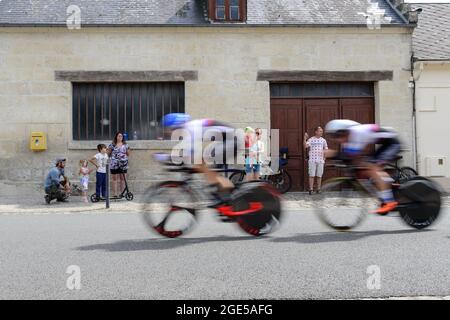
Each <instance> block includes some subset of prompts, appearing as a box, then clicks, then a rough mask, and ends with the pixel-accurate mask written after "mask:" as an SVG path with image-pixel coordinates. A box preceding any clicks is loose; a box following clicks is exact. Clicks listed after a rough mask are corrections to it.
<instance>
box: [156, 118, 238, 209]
mask: <svg viewBox="0 0 450 320" xmlns="http://www.w3.org/2000/svg"><path fill="white" fill-rule="evenodd" d="M162 125H163V126H164V127H165V128H166V129H169V130H170V131H172V132H173V131H174V130H176V129H184V130H186V131H187V133H189V135H190V137H191V141H189V142H190V143H191V146H190V148H189V149H190V150H187V151H188V152H190V153H191V159H192V164H193V167H194V168H195V169H196V171H197V172H199V173H203V174H204V175H205V178H206V181H207V182H208V183H209V184H210V185H211V187H214V188H216V190H217V192H213V194H214V196H215V197H216V198H217V200H218V201H217V203H214V205H213V206H219V205H223V204H225V203H228V202H229V201H230V195H231V191H232V190H233V189H234V184H233V183H232V182H231V181H230V180H229V179H227V178H225V177H223V176H221V175H220V174H218V173H217V172H215V171H211V170H210V169H209V168H208V166H207V164H206V163H205V160H204V159H203V148H202V146H203V134H204V132H205V131H206V130H208V131H209V130H210V131H209V132H212V133H214V134H219V135H222V137H223V135H224V134H225V133H227V132H234V128H232V127H231V126H229V125H227V124H224V123H221V122H218V121H215V120H211V119H199V120H191V117H190V116H189V115H188V114H185V113H169V114H167V115H165V116H164V117H163V119H162ZM209 142H210V141H209ZM196 148H199V149H198V150H196ZM196 151H197V153H196ZM198 151H201V154H202V158H201V159H195V160H199V161H194V158H195V154H198Z"/></svg>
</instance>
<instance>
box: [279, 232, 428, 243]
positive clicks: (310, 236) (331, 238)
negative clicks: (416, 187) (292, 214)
mask: <svg viewBox="0 0 450 320" xmlns="http://www.w3.org/2000/svg"><path fill="white" fill-rule="evenodd" d="M429 231H433V230H432V229H427V230H416V229H412V230H389V231H387V230H373V231H365V232H362V231H347V232H320V233H303V234H299V235H295V236H292V237H283V238H272V239H271V240H270V241H272V242H278V243H283V242H299V243H323V242H342V241H356V240H359V239H362V238H367V237H372V236H380V235H399V234H413V233H418V232H429Z"/></svg>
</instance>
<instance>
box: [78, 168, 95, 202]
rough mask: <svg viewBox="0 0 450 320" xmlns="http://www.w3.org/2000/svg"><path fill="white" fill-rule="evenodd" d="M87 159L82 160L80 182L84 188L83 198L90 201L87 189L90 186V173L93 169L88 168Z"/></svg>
mask: <svg viewBox="0 0 450 320" xmlns="http://www.w3.org/2000/svg"><path fill="white" fill-rule="evenodd" d="M88 164H89V163H88V161H87V160H80V171H79V174H80V184H81V188H82V190H83V200H84V202H88V198H87V191H88V188H89V174H90V173H91V172H92V169H89V168H88Z"/></svg>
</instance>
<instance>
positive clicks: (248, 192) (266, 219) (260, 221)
mask: <svg viewBox="0 0 450 320" xmlns="http://www.w3.org/2000/svg"><path fill="white" fill-rule="evenodd" d="M232 196H233V201H232V205H233V211H241V210H246V209H248V208H249V205H250V204H251V203H260V204H261V205H262V209H261V210H259V211H256V212H254V213H249V214H245V215H241V216H238V217H236V219H235V220H236V222H237V224H238V225H239V227H240V228H241V229H242V230H243V231H245V232H246V233H248V234H250V235H252V236H263V235H265V234H268V233H271V232H273V231H274V230H275V229H276V228H277V227H278V226H279V223H280V219H281V216H282V213H281V202H280V194H279V192H278V191H277V190H276V189H275V188H274V187H272V186H271V185H269V184H268V183H266V182H247V183H244V184H243V185H242V186H241V187H239V188H238V190H236V191H235V192H234V193H233V195H232Z"/></svg>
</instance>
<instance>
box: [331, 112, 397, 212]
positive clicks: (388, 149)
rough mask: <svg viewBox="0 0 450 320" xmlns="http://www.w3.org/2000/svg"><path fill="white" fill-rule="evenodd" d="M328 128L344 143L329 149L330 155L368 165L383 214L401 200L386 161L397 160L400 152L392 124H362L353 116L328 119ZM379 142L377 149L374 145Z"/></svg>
mask: <svg viewBox="0 0 450 320" xmlns="http://www.w3.org/2000/svg"><path fill="white" fill-rule="evenodd" d="M325 132H326V133H327V134H330V135H331V137H333V138H334V139H335V140H336V141H337V142H338V143H340V144H342V148H341V151H340V152H338V151H337V150H328V151H326V156H327V157H337V158H340V159H347V160H352V161H353V162H354V163H356V164H360V165H362V166H364V167H366V168H367V169H366V170H365V174H366V175H367V176H368V177H370V178H371V179H372V181H373V182H374V184H375V186H376V187H377V189H378V191H379V196H380V199H381V200H382V201H383V204H382V206H381V207H380V208H379V209H377V210H375V213H380V214H384V213H387V212H389V211H392V210H393V209H395V207H396V206H397V205H398V203H397V202H396V201H395V199H394V195H393V193H392V188H391V184H390V183H388V181H391V178H390V176H389V175H388V174H387V173H386V172H385V171H384V167H383V165H384V164H385V163H386V162H389V161H392V160H394V159H395V158H396V157H397V156H398V153H399V152H400V141H399V140H398V134H397V133H396V132H395V131H394V130H392V129H390V128H382V127H380V126H379V125H377V124H359V123H358V122H355V121H352V120H332V121H330V122H328V123H327V125H326V127H325ZM375 144H380V145H381V146H380V147H378V148H377V149H376V150H375V152H373V151H372V150H373V149H372V146H373V145H375Z"/></svg>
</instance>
